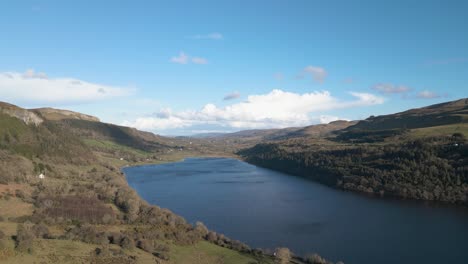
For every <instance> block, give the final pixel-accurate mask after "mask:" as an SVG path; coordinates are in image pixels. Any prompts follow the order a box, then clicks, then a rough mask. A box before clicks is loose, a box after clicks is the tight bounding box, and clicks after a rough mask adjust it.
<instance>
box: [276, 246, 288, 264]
mask: <svg viewBox="0 0 468 264" xmlns="http://www.w3.org/2000/svg"><path fill="white" fill-rule="evenodd" d="M275 257H276V260H277V263H280V264H288V263H289V262H290V261H291V258H292V256H291V251H290V250H289V249H288V248H277V249H276V251H275Z"/></svg>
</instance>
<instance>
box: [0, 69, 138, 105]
mask: <svg viewBox="0 0 468 264" xmlns="http://www.w3.org/2000/svg"><path fill="white" fill-rule="evenodd" d="M132 92H133V90H132V89H129V88H121V87H114V86H108V85H102V84H96V83H90V82H86V81H82V80H77V79H74V78H67V77H65V78H51V77H48V76H47V74H45V73H43V72H35V71H34V70H27V71H26V72H24V73H19V72H3V73H0V98H1V99H2V100H4V101H8V102H13V103H24V104H70V103H85V102H93V101H99V100H104V99H109V98H114V97H118V96H126V95H129V94H131V93H132Z"/></svg>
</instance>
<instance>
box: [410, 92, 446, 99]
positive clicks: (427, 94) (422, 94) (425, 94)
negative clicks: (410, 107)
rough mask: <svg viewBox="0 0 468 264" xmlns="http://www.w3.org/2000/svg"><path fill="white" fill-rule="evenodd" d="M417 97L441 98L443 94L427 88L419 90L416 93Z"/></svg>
mask: <svg viewBox="0 0 468 264" xmlns="http://www.w3.org/2000/svg"><path fill="white" fill-rule="evenodd" d="M416 97H417V98H420V99H434V98H440V97H442V96H441V95H439V94H437V93H435V92H431V91H427V90H425V91H422V92H419V93H418V94H417V95H416Z"/></svg>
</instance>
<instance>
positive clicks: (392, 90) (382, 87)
mask: <svg viewBox="0 0 468 264" xmlns="http://www.w3.org/2000/svg"><path fill="white" fill-rule="evenodd" d="M372 89H373V90H374V91H377V92H379V93H382V94H401V93H407V92H409V91H410V90H411V89H410V88H409V87H407V86H404V85H393V84H391V83H378V84H376V85H374V86H373V87H372Z"/></svg>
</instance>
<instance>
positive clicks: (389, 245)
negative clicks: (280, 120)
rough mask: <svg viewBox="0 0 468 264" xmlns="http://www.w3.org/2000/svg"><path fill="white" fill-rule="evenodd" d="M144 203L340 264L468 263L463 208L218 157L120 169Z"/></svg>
mask: <svg viewBox="0 0 468 264" xmlns="http://www.w3.org/2000/svg"><path fill="white" fill-rule="evenodd" d="M124 172H125V174H126V176H127V179H128V182H129V184H130V185H131V186H132V187H133V188H134V189H135V190H136V191H137V192H138V193H139V194H140V195H141V196H142V197H143V198H144V199H145V200H147V201H148V202H149V203H152V204H157V205H159V206H161V207H165V208H169V209H170V210H172V211H173V212H175V213H177V214H179V215H181V216H183V217H185V218H186V219H187V220H188V221H189V222H192V223H194V222H195V221H198V220H199V221H202V222H203V223H205V224H206V225H207V226H208V227H209V228H210V229H213V230H216V231H217V232H220V233H224V234H226V235H227V236H229V237H231V238H234V239H238V240H241V241H243V242H245V243H247V244H248V245H250V246H251V247H261V248H275V247H277V246H285V247H288V248H290V249H291V250H293V251H294V252H295V253H297V254H300V255H305V254H307V253H312V252H318V253H319V254H320V255H322V256H324V257H326V258H327V259H330V260H332V261H338V260H343V261H344V262H345V263H346V264H367V263H369V264H371V263H372V264H376V263H377V264H387V263H389V264H390V263H392V264H394V263H401V264H403V263H425V264H428V263H438V264H439V263H468V209H466V208H459V207H450V206H437V207H435V206H434V205H425V204H424V203H422V202H413V201H397V200H386V199H377V198H369V197H365V196H362V195H357V194H354V193H350V192H343V191H339V190H335V189H331V188H328V187H325V186H323V185H320V184H317V183H314V182H312V181H309V180H305V179H302V178H299V177H294V176H290V175H287V174H283V173H279V172H274V171H271V170H267V169H263V168H259V167H256V166H253V165H250V164H247V163H245V162H241V161H238V160H234V159H225V158H206V159H205V158H203V159H199V158H191V159H186V160H184V161H182V162H176V163H169V164H163V165H149V166H140V167H131V168H125V169H124Z"/></svg>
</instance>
